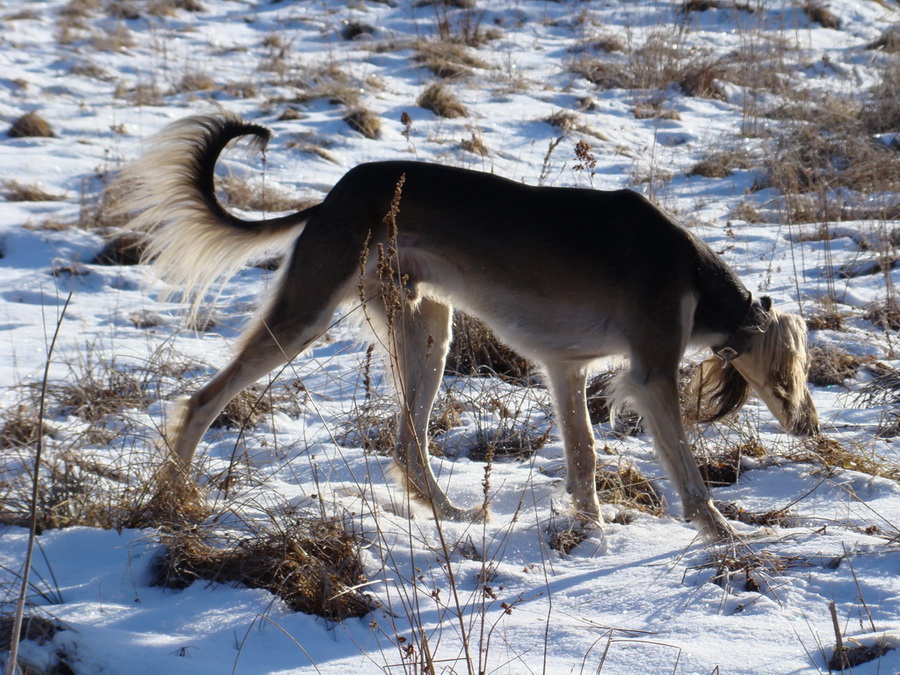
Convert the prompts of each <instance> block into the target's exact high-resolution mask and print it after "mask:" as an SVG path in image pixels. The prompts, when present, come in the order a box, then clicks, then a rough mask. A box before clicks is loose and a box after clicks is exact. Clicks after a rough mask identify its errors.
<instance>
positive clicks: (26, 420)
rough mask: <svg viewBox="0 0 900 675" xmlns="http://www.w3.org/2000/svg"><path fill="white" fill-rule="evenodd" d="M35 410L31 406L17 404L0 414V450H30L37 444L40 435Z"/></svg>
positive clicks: (39, 425) (38, 421)
mask: <svg viewBox="0 0 900 675" xmlns="http://www.w3.org/2000/svg"><path fill="white" fill-rule="evenodd" d="M37 410H38V409H37V408H35V407H34V406H33V405H29V404H26V403H19V404H18V405H16V406H13V407H12V408H10V409H9V410H4V411H2V412H0V420H2V422H3V425H2V426H0V448H2V449H7V450H9V449H13V448H30V447H32V446H34V445H35V444H37V441H38V438H39V436H40V433H41V424H40V420H39V419H38V416H37Z"/></svg>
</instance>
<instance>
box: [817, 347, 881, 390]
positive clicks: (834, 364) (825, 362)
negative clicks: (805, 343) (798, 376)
mask: <svg viewBox="0 0 900 675" xmlns="http://www.w3.org/2000/svg"><path fill="white" fill-rule="evenodd" d="M809 355H810V359H811V363H810V368H809V378H808V379H809V381H810V382H811V383H812V384H815V385H818V386H820V387H828V386H834V385H843V384H845V383H846V381H847V380H850V379H853V378H854V377H855V376H856V373H857V372H858V371H859V369H860V368H861V367H862V366H863V364H865V363H866V361H867V359H864V358H862V357H859V356H855V355H853V354H850V353H849V352H847V351H845V350H843V349H841V348H840V347H835V346H834V345H822V346H819V347H812V348H811V349H810V350H809Z"/></svg>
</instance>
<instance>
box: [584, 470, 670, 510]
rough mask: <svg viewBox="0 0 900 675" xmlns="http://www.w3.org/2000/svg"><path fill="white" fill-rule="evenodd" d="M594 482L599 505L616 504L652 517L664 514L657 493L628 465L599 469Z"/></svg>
mask: <svg viewBox="0 0 900 675" xmlns="http://www.w3.org/2000/svg"><path fill="white" fill-rule="evenodd" d="M594 482H595V485H596V487H597V497H598V498H599V499H600V502H601V503H604V504H618V505H620V506H623V507H625V508H628V509H633V510H636V511H641V512H643V513H649V514H650V515H653V516H662V515H664V514H665V504H664V503H663V499H662V497H661V496H660V495H659V492H657V490H656V488H655V487H653V484H652V483H651V482H650V481H649V480H648V479H647V478H646V477H645V476H644V475H643V474H642V473H641V472H640V471H638V470H637V469H635V468H634V467H633V466H631V465H629V464H624V463H622V464H619V466H617V467H615V469H611V468H609V467H600V468H599V469H597V474H596V476H595V479H594Z"/></svg>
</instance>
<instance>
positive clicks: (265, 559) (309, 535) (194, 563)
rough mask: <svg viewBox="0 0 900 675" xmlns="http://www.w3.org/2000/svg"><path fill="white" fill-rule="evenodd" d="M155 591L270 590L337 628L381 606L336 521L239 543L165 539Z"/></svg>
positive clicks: (202, 537)
mask: <svg viewBox="0 0 900 675" xmlns="http://www.w3.org/2000/svg"><path fill="white" fill-rule="evenodd" d="M163 543H164V544H165V546H166V548H165V551H164V552H163V553H162V554H161V555H160V556H159V557H158V558H157V560H156V561H155V563H154V565H153V570H152V573H153V580H152V582H151V583H152V585H155V586H165V587H167V588H187V587H188V586H190V585H191V584H192V583H194V582H195V581H210V582H215V583H221V584H241V585H244V586H247V587H249V588H263V589H265V590H267V591H269V592H270V593H273V594H274V595H276V596H278V597H279V598H281V599H282V600H283V601H284V602H285V604H287V606H288V607H290V609H291V610H293V611H295V612H304V613H307V614H314V615H317V616H321V617H323V618H326V619H328V620H331V621H343V620H344V619H348V618H352V617H362V616H365V615H366V614H368V613H369V612H370V611H372V610H373V609H374V608H375V607H376V603H375V601H374V599H373V598H372V597H371V596H369V595H367V594H365V593H362V592H361V591H360V590H358V587H359V586H360V585H364V584H366V583H367V582H368V579H367V578H366V576H365V574H364V571H363V566H362V563H361V562H360V559H359V556H358V553H357V548H358V545H357V542H356V539H355V538H354V537H353V536H352V535H351V534H350V533H349V532H347V531H346V530H345V529H344V527H343V526H342V525H341V524H340V523H339V522H337V521H334V520H323V519H306V520H301V519H295V520H294V521H293V522H291V523H289V524H288V525H287V527H285V528H284V529H281V530H279V531H277V532H259V533H256V534H254V535H253V536H251V537H248V538H245V539H241V540H238V541H237V542H232V541H230V540H228V539H225V538H224V537H222V536H216V535H214V534H213V533H212V532H198V531H196V530H189V531H184V532H176V533H170V534H167V535H164V537H163Z"/></svg>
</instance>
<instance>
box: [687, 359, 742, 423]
mask: <svg viewBox="0 0 900 675" xmlns="http://www.w3.org/2000/svg"><path fill="white" fill-rule="evenodd" d="M689 391H690V396H691V406H690V407H691V409H693V410H695V411H696V414H697V419H698V420H699V421H700V422H713V421H715V420H718V419H721V418H722V417H725V416H726V415H729V414H731V413H733V412H734V411H735V410H737V409H738V408H740V407H741V406H742V405H744V403H746V402H747V398H749V396H750V384H749V383H748V382H747V380H745V379H744V378H743V376H742V375H741V374H740V373H739V372H738V370H737V368H735V367H734V366H733V365H731V364H730V363H728V362H723V361H722V359H720V358H719V357H718V356H714V357H713V358H711V359H707V360H706V361H704V362H703V363H701V364H700V365H699V366H697V372H696V373H695V374H694V379H693V380H692V381H691V386H690V389H689Z"/></svg>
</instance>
